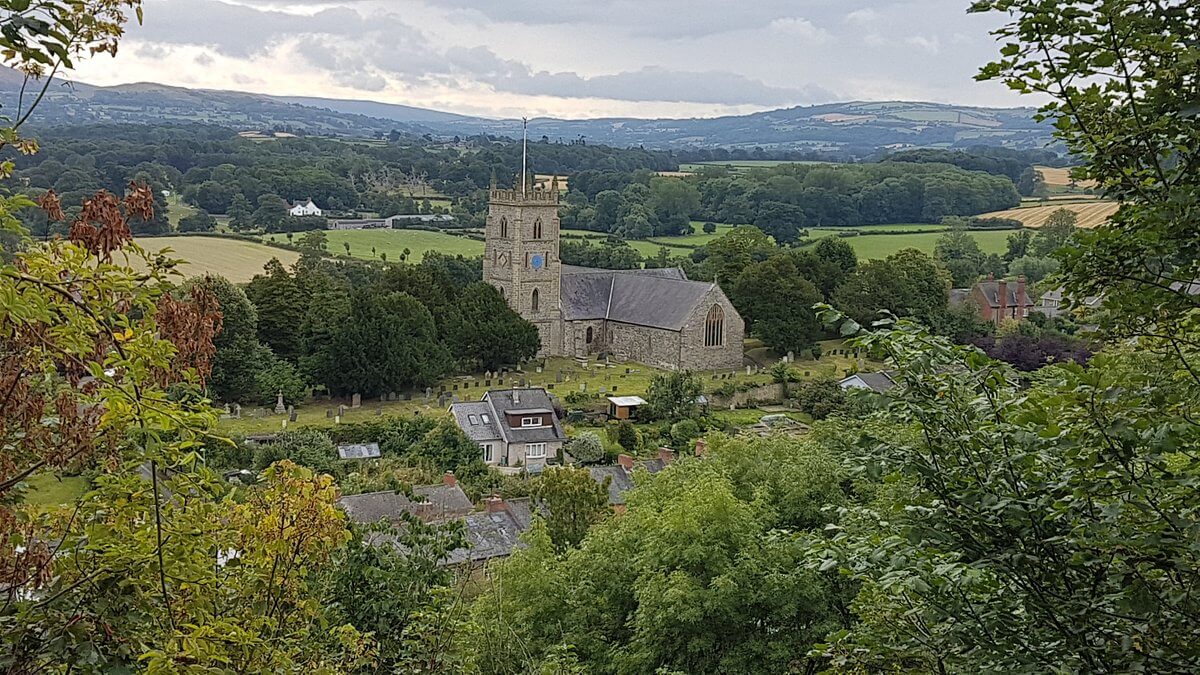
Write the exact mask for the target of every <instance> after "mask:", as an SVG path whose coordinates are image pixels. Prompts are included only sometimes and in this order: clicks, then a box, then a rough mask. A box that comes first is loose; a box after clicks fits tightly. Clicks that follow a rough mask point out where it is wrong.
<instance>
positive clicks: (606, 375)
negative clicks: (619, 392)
mask: <svg viewBox="0 0 1200 675" xmlns="http://www.w3.org/2000/svg"><path fill="white" fill-rule="evenodd" d="M611 379H612V373H605V374H604V381H605V382H608V381H609V380H611Z"/></svg>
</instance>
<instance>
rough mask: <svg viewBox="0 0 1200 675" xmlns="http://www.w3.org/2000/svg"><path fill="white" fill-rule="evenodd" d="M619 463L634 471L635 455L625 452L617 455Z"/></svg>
mask: <svg viewBox="0 0 1200 675" xmlns="http://www.w3.org/2000/svg"><path fill="white" fill-rule="evenodd" d="M617 464H620V465H621V466H623V467H625V470H626V471H633V457H631V456H629V455H626V454H625V453H621V454H619V455H617Z"/></svg>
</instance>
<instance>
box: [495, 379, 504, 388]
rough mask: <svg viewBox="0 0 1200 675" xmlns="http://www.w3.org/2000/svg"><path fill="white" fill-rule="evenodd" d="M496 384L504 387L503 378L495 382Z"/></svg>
mask: <svg viewBox="0 0 1200 675" xmlns="http://www.w3.org/2000/svg"><path fill="white" fill-rule="evenodd" d="M496 384H497V385H499V386H501V387H503V386H504V378H503V377H502V378H500V379H499V380H496Z"/></svg>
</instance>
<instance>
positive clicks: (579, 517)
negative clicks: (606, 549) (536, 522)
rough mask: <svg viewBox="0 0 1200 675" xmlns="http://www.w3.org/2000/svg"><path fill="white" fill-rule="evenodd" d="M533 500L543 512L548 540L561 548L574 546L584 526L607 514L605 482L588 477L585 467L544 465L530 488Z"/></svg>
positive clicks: (600, 519)
mask: <svg viewBox="0 0 1200 675" xmlns="http://www.w3.org/2000/svg"><path fill="white" fill-rule="evenodd" d="M533 499H534V502H535V503H536V504H537V505H538V509H539V511H540V512H541V513H543V514H544V516H543V517H544V518H545V520H546V531H547V533H548V534H549V535H550V540H551V541H552V542H554V545H555V546H556V547H558V548H559V549H560V550H561V549H566V548H574V547H576V546H579V542H581V541H583V538H584V537H585V536H586V535H587V533H588V528H590V527H591V526H592V525H595V524H596V523H599V522H600V521H602V520H603V519H604V517H605V516H607V515H608V513H609V510H608V485H607V484H603V485H602V484H600V483H597V482H596V481H594V480H592V476H591V474H590V473H588V470H587V469H576V468H572V467H566V466H551V467H547V468H546V470H545V471H543V472H542V475H541V476H539V477H538V481H537V487H535V488H534V490H533Z"/></svg>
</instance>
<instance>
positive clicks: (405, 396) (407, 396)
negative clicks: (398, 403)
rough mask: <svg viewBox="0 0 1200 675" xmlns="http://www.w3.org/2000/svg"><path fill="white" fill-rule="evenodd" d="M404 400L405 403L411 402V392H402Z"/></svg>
mask: <svg viewBox="0 0 1200 675" xmlns="http://www.w3.org/2000/svg"><path fill="white" fill-rule="evenodd" d="M404 400H405V401H411V400H412V392H411V391H406V392H404Z"/></svg>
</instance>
